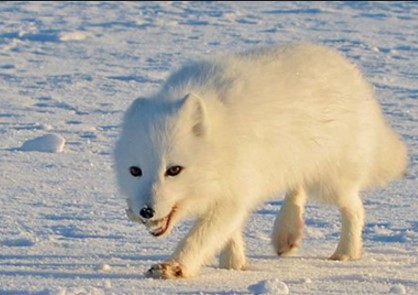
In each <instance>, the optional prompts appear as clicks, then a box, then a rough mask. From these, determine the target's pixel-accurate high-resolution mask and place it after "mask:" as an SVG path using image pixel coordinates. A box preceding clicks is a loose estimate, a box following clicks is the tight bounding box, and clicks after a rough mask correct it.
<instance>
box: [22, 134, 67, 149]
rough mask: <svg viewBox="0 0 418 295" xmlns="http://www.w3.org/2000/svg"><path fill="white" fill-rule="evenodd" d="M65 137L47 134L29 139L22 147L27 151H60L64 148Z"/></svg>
mask: <svg viewBox="0 0 418 295" xmlns="http://www.w3.org/2000/svg"><path fill="white" fill-rule="evenodd" d="M64 145H65V139H64V137H62V136H61V135H57V134H46V135H42V136H40V137H36V138H34V139H31V140H27V141H25V142H24V143H23V145H22V147H21V148H20V150H21V151H25V152H33V151H35V152H44V153H60V152H62V150H63V149H64Z"/></svg>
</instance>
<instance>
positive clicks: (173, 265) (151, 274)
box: [145, 261, 186, 279]
mask: <svg viewBox="0 0 418 295" xmlns="http://www.w3.org/2000/svg"><path fill="white" fill-rule="evenodd" d="M145 276H146V277H147V278H153V279H178V278H185V277H186V276H185V274H184V271H183V267H182V266H181V265H180V264H179V263H177V262H175V261H168V262H163V263H159V264H156V265H153V266H152V267H151V268H150V269H149V270H148V271H147V272H146V273H145Z"/></svg>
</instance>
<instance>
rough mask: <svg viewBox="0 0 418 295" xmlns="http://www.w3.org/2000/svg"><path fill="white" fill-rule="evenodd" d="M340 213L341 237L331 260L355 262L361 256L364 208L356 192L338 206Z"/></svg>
mask: <svg viewBox="0 0 418 295" xmlns="http://www.w3.org/2000/svg"><path fill="white" fill-rule="evenodd" d="M339 207H340V211H341V236H340V241H339V243H338V246H337V249H336V250H335V252H334V254H333V255H332V256H331V257H330V259H331V260H341V261H345V260H356V259H359V258H360V256H361V250H362V237H361V234H362V230H363V225H364V208H363V203H362V201H361V198H360V195H359V194H358V193H357V192H356V193H353V194H352V195H351V198H350V199H349V201H346V202H344V203H343V204H342V205H340V206H339Z"/></svg>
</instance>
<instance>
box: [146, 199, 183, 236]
mask: <svg viewBox="0 0 418 295" xmlns="http://www.w3.org/2000/svg"><path fill="white" fill-rule="evenodd" d="M176 210H177V207H176V206H174V207H173V209H171V211H170V213H169V214H168V215H167V216H166V217H164V218H161V219H158V220H149V221H148V220H143V223H144V224H145V226H146V227H147V230H148V232H149V233H150V234H151V235H153V236H154V237H159V236H162V235H163V234H165V233H166V231H167V230H168V229H169V228H170V222H171V218H172V216H173V214H174V213H175V212H176Z"/></svg>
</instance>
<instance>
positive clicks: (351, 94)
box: [115, 44, 407, 278]
mask: <svg viewBox="0 0 418 295" xmlns="http://www.w3.org/2000/svg"><path fill="white" fill-rule="evenodd" d="M406 161H407V149H406V147H405V145H404V144H403V143H402V141H401V140H400V139H399V137H398V135H397V134H396V133H395V132H394V131H393V130H392V129H391V128H390V127H389V126H388V124H387V123H386V122H385V120H384V118H383V115H382V111H381V109H380V107H379V104H378V103H377V101H376V99H375V98H374V97H373V91H372V88H371V86H370V85H369V84H368V83H367V82H366V81H365V79H364V78H363V77H362V75H361V73H360V72H359V70H358V69H357V68H356V66H354V65H353V64H351V63H350V62H348V61H347V60H346V59H344V58H343V57H342V56H341V55H340V54H339V53H337V52H335V51H334V50H331V49H327V48H325V47H322V46H320V45H312V44H294V45H287V46H283V47H280V48H269V49H258V50H252V51H247V52H244V53H238V54H230V55H224V56H219V57H216V58H213V59H209V60H203V61H197V62H192V63H189V64H187V65H185V66H183V67H182V68H180V69H179V70H178V71H176V72H174V73H173V74H171V76H169V78H168V80H167V81H166V83H165V84H164V85H163V86H162V87H161V89H160V90H159V91H158V92H156V93H155V94H153V95H151V96H150V97H148V98H147V99H145V98H138V99H137V100H135V101H134V102H133V104H132V105H131V106H130V108H129V109H128V110H127V112H126V114H125V117H124V122H123V126H122V131H121V135H120V138H119V140H118V142H117V144H116V148H115V162H116V165H115V166H116V171H117V178H118V183H119V186H120V189H121V192H122V193H123V194H124V195H126V196H127V200H128V209H127V214H128V216H129V217H130V218H131V219H132V220H135V221H140V222H142V223H144V224H145V225H146V227H147V229H148V231H149V232H150V233H151V234H152V235H154V236H162V235H164V234H167V233H168V232H169V231H170V230H171V229H172V228H173V226H174V225H175V224H176V223H178V222H179V221H180V220H181V219H184V218H185V217H188V216H194V217H195V218H196V222H195V224H194V226H193V228H192V229H191V230H190V232H189V233H188V234H187V236H186V237H185V238H184V239H183V240H182V241H181V242H180V244H179V246H178V248H177V250H176V251H175V252H174V253H173V254H172V256H171V257H170V258H169V259H168V260H167V261H165V262H162V263H160V264H157V265H154V266H152V267H151V268H150V270H149V271H148V272H147V273H146V274H147V275H148V276H149V277H154V278H177V277H190V276H193V275H196V274H197V273H198V271H199V269H200V267H201V266H202V265H203V264H205V263H207V262H209V261H211V259H212V258H213V257H214V256H215V255H216V254H217V253H218V252H220V256H219V257H220V266H221V267H223V268H230V269H238V270H239V269H245V268H246V257H245V246H244V241H243V228H244V226H245V222H246V219H247V217H248V215H249V214H250V213H251V211H252V210H253V209H254V208H255V207H256V206H257V205H258V204H259V203H260V202H263V201H265V200H267V199H269V198H272V197H275V196H278V195H280V194H281V193H286V196H285V199H284V203H283V206H282V207H281V210H280V213H279V214H278V216H277V218H276V221H275V223H274V227H273V233H272V240H273V245H274V248H275V251H276V253H277V254H278V255H284V254H288V253H289V252H293V251H294V250H295V249H297V248H298V247H299V246H300V241H301V238H302V228H303V213H304V206H305V203H306V199H307V196H308V195H310V196H312V197H314V198H316V199H317V200H319V201H322V202H325V203H331V204H335V205H336V206H337V207H338V208H339V209H340V211H341V216H342V228H341V237H340V241H339V243H338V246H337V248H336V250H335V252H334V254H333V255H332V256H331V257H330V258H331V259H333V260H352V259H358V258H360V255H361V248H362V237H361V235H362V227H363V223H364V209H363V204H362V200H361V197H360V194H359V192H360V191H361V190H363V189H365V188H370V187H374V186H380V185H383V184H385V183H387V182H388V181H390V180H391V179H393V178H396V177H398V176H401V175H402V174H403V173H404V171H405V166H406Z"/></svg>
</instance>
